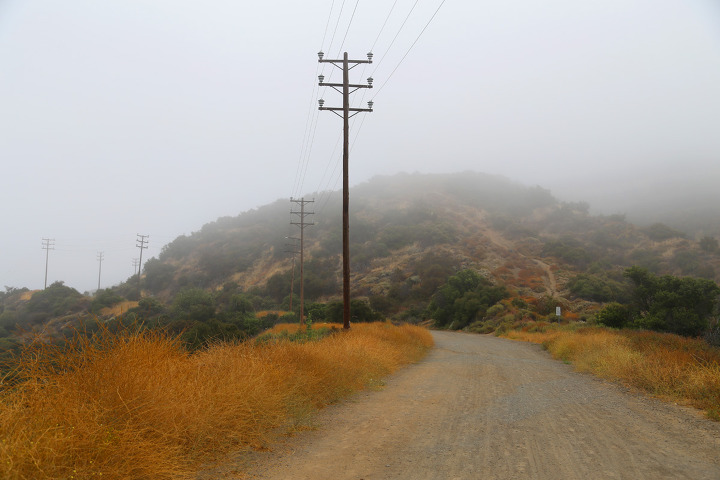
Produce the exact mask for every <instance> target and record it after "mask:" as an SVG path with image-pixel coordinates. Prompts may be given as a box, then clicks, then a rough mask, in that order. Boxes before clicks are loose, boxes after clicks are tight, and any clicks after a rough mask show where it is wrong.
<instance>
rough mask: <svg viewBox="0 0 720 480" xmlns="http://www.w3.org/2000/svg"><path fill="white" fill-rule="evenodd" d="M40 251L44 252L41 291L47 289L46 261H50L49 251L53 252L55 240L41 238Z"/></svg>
mask: <svg viewBox="0 0 720 480" xmlns="http://www.w3.org/2000/svg"><path fill="white" fill-rule="evenodd" d="M42 249H43V250H45V286H44V287H43V290H44V289H46V288H47V272H48V260H49V259H50V250H55V239H54V238H43V239H42Z"/></svg>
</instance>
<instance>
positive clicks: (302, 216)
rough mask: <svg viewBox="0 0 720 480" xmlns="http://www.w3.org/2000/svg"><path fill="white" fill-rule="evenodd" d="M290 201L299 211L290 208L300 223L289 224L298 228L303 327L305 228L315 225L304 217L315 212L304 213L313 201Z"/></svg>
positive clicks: (301, 319) (292, 199)
mask: <svg viewBox="0 0 720 480" xmlns="http://www.w3.org/2000/svg"><path fill="white" fill-rule="evenodd" d="M290 201H291V202H292V203H296V204H298V205H300V211H299V212H297V211H293V210H292V208H291V209H290V213H291V214H293V215H298V217H299V219H300V221H299V222H290V223H291V224H292V225H297V226H298V227H300V326H303V325H305V282H304V278H303V263H304V255H305V246H304V243H305V227H307V226H310V225H315V224H314V223H312V222H306V221H305V217H307V216H308V215H314V214H315V212H306V211H305V204H306V203H313V202H314V201H315V200H305V199H304V198H301V199H299V200H296V199H294V198H290Z"/></svg>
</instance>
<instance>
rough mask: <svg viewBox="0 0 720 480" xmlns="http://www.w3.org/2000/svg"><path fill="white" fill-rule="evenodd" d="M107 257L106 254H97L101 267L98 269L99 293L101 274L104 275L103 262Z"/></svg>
mask: <svg viewBox="0 0 720 480" xmlns="http://www.w3.org/2000/svg"><path fill="white" fill-rule="evenodd" d="M104 256H105V253H104V252H98V253H97V259H98V262H100V266H99V267H98V288H97V289H98V292H99V291H100V274H101V273H102V261H103V258H104Z"/></svg>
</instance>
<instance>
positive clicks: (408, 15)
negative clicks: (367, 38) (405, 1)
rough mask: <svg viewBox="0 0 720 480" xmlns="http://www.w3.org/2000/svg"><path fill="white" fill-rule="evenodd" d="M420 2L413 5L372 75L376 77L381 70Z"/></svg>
mask: <svg viewBox="0 0 720 480" xmlns="http://www.w3.org/2000/svg"><path fill="white" fill-rule="evenodd" d="M419 1H420V0H415V3H414V4H413V6H412V8H411V9H410V11H409V12H408V14H407V15H406V16H405V20H403V23H402V25H400V28H399V29H398V31H397V33H396V34H395V36H394V37H393V39H392V41H391V42H390V45H388V48H387V49H386V50H385V53H384V54H383V55H382V56H381V57H380V60H378V63H377V64H376V65H375V69H374V70H373V73H372V75H375V72H377V69H378V68H380V64H382V61H383V60H385V57H386V56H387V54H388V52H389V51H390V49H391V48H392V46H393V44H395V40H397V38H398V35H400V32H402V30H403V28H404V27H405V24H406V23H407V21H408V18H410V15H412V12H413V10H415V7H417V4H418V2H419Z"/></svg>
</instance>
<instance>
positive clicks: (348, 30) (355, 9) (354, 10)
mask: <svg viewBox="0 0 720 480" xmlns="http://www.w3.org/2000/svg"><path fill="white" fill-rule="evenodd" d="M359 3H360V0H357V2H355V8H353V12H352V15H350V21H349V22H348V26H347V30H345V36H344V37H343V41H342V43H341V44H340V48H338V54H337V56H338V57H339V56H340V53H341V52H342V49H343V46H345V40H346V39H347V36H348V33H349V32H350V25H352V21H353V18H355V12H356V11H357V7H358V4H359Z"/></svg>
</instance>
